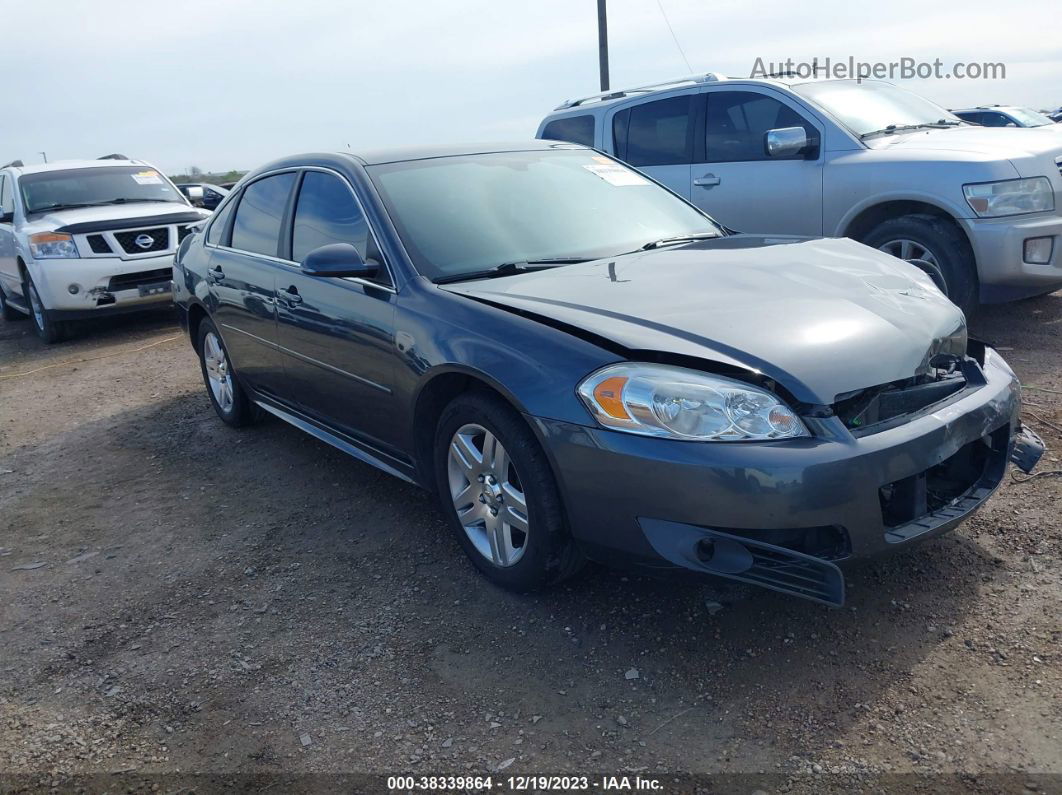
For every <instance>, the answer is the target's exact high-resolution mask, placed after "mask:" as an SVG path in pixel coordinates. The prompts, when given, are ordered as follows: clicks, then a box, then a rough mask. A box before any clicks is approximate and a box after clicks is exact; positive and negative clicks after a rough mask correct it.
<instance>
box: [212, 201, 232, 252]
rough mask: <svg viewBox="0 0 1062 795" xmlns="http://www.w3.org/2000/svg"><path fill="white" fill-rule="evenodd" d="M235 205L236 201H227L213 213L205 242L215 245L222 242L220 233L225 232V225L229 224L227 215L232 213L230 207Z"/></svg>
mask: <svg viewBox="0 0 1062 795" xmlns="http://www.w3.org/2000/svg"><path fill="white" fill-rule="evenodd" d="M235 206H236V202H229V203H228V204H226V205H225V207H224V208H222V209H221V210H219V211H218V212H217V213H215V214H214V220H212V221H211V222H210V231H209V232H207V236H206V241H207V243H210V244H211V245H215V246H216V245H218V244H219V243H221V242H222V235H224V234H225V227H226V226H228V224H229V216H230V215H232V208H233V207H235Z"/></svg>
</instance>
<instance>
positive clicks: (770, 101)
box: [705, 91, 816, 163]
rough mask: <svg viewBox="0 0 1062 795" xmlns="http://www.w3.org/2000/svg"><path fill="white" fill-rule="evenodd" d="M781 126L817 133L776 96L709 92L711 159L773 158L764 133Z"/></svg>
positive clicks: (708, 147) (706, 130)
mask: <svg viewBox="0 0 1062 795" xmlns="http://www.w3.org/2000/svg"><path fill="white" fill-rule="evenodd" d="M780 127H803V128H804V130H805V131H806V132H807V134H808V137H809V138H811V137H812V136H814V135H816V132H815V128H814V127H812V126H811V125H810V124H808V123H807V122H806V121H804V119H803V118H802V117H801V116H800V114H798V113H797V112H796V111H795V110H793V109H792V108H790V107H789V106H788V105H785V104H783V103H781V102H779V101H778V100H777V99H774V98H773V97H768V96H766V95H764V94H757V93H755V92H752V91H715V92H712V93H710V94H708V113H707V118H706V121H705V132H706V135H707V139H706V141H705V144H706V148H707V154H708V162H709V163H725V162H730V161H735V160H770V159H772V158H770V157H769V156H768V155H767V152H766V150H765V149H764V135H765V134H766V132H767V131H768V130H775V129H778V128H780Z"/></svg>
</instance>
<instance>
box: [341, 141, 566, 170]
mask: <svg viewBox="0 0 1062 795" xmlns="http://www.w3.org/2000/svg"><path fill="white" fill-rule="evenodd" d="M586 148H587V147H585V146H581V145H579V144H570V143H565V142H561V141H542V140H539V139H529V140H527V141H503V142H497V143H478V144H477V143H472V144H448V145H444V146H416V147H397V148H392V149H371V150H368V151H365V152H340V153H339V154H343V155H347V156H349V157H353V158H354V159H356V160H358V161H360V162H361V163H362V164H363V165H366V166H377V165H381V164H383V163H397V162H402V161H406V160H428V159H430V158H435V157H459V156H461V155H483V154H489V153H491V152H534V151H541V150H545V149H586Z"/></svg>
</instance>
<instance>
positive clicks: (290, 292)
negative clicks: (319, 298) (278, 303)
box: [283, 284, 302, 306]
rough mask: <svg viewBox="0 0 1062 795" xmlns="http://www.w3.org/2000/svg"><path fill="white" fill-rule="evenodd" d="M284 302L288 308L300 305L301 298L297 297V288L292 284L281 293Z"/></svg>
mask: <svg viewBox="0 0 1062 795" xmlns="http://www.w3.org/2000/svg"><path fill="white" fill-rule="evenodd" d="M283 295H284V300H285V301H287V302H288V306H296V305H297V304H301V303H302V296H301V295H299V288H298V287H296V286H295V285H294V284H292V285H290V286H289V287H288V289H286V290H285V291H284V293H283Z"/></svg>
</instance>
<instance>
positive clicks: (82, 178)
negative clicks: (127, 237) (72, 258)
mask: <svg viewBox="0 0 1062 795" xmlns="http://www.w3.org/2000/svg"><path fill="white" fill-rule="evenodd" d="M18 184H19V190H20V191H21V192H22V202H23V204H24V205H25V207H26V212H27V213H38V212H43V211H45V210H49V209H57V208H62V207H86V206H89V207H91V206H94V205H104V204H126V203H133V202H180V203H182V204H184V203H186V202H185V200H184V197H182V196H181V194H180V193H179V192H178V191H176V190H174V188H173V186H172V185H171V184H170V181H169V180H168V179H166V178H165V177H164V176H162V175H161V174H160V173H159V172H158V171H156V170H155V169H153V168H148V167H146V166H95V167H90V168H71V169H67V170H64V171H42V172H39V173H37V174H24V175H22V177H20V178H19V181H18Z"/></svg>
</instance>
